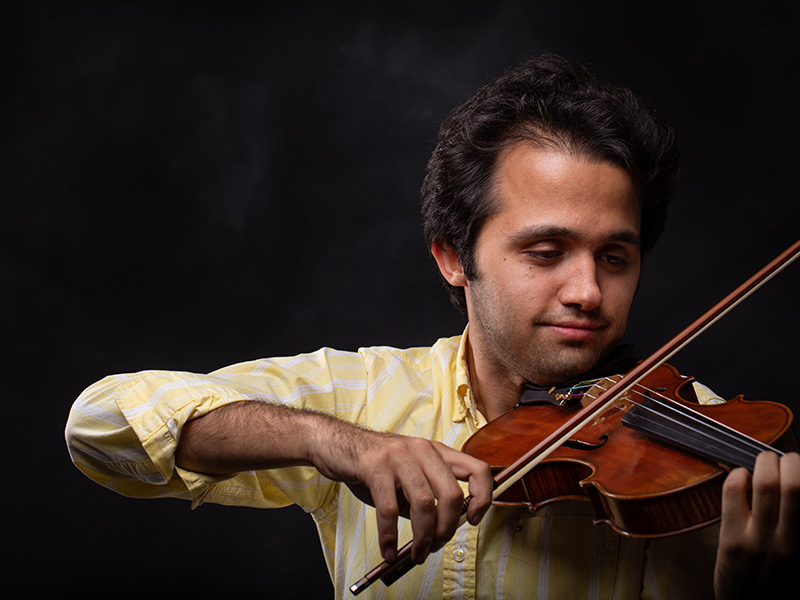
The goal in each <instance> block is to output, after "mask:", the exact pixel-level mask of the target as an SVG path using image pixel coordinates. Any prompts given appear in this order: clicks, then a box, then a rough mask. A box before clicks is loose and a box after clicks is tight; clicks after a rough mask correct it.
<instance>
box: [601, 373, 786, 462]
mask: <svg viewBox="0 0 800 600" xmlns="http://www.w3.org/2000/svg"><path fill="white" fill-rule="evenodd" d="M604 380H605V381H611V382H612V383H613V380H611V379H609V378H604ZM597 381H600V380H597ZM595 385H597V387H598V388H599V389H601V390H603V391H605V390H606V389H608V388H604V387H603V386H602V385H601V384H600V383H596V384H595ZM637 385H638V387H639V388H641V389H643V390H645V391H644V392H642V391H640V390H637V389H634V388H632V389H631V393H633V394H637V395H639V396H641V397H642V398H645V399H649V400H650V401H651V402H653V403H654V404H655V405H657V406H661V407H662V408H663V409H665V410H672V411H675V412H678V413H679V414H681V415H683V416H685V417H687V418H688V419H689V420H690V421H692V422H694V423H696V424H697V425H695V426H694V427H690V426H689V425H686V424H683V423H680V422H678V421H677V420H676V419H674V418H671V417H669V416H668V415H666V414H665V413H664V412H659V411H656V410H655V409H654V408H652V407H648V406H646V405H643V404H639V403H637V405H636V406H637V410H639V411H647V412H651V413H654V414H657V415H658V416H659V417H662V418H666V419H669V420H670V421H672V422H673V423H677V424H678V425H679V426H680V427H682V428H684V429H687V428H689V429H690V430H691V431H692V432H693V433H695V434H696V435H698V436H704V437H706V438H708V439H710V440H712V441H713V442H715V443H717V444H723V445H726V446H728V447H729V448H732V449H734V450H735V451H740V452H744V453H747V454H748V456H749V457H750V458H751V459H755V456H756V455H757V454H758V453H759V452H762V451H765V450H769V451H773V452H778V451H777V450H775V449H774V448H772V447H770V446H769V445H767V444H764V443H763V442H760V441H759V440H756V439H753V438H752V437H750V436H747V435H745V434H743V433H741V432H740V431H737V430H735V429H733V428H731V427H729V426H727V425H725V424H724V423H720V422H719V421H716V420H714V419H711V418H710V417H707V416H706V415H703V414H701V413H698V412H697V411H695V410H692V409H691V408H689V407H684V406H682V405H680V404H678V403H677V402H675V400H673V399H672V398H670V397H669V396H666V395H664V394H662V393H661V392H659V391H658V390H654V389H651V388H648V387H647V386H644V385H642V384H637ZM634 387H635V386H634ZM587 395H588V394H587ZM589 397H590V398H591V397H592V396H589ZM702 429H705V430H710V431H712V432H713V434H709V433H704V432H703V431H702ZM715 435H716V437H715ZM726 440H730V441H726ZM778 453H779V454H780V452H778Z"/></svg>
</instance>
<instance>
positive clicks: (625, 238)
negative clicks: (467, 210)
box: [510, 225, 642, 248]
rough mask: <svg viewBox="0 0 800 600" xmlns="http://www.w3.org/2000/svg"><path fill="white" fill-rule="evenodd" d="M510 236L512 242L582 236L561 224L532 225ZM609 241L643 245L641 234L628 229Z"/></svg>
mask: <svg viewBox="0 0 800 600" xmlns="http://www.w3.org/2000/svg"><path fill="white" fill-rule="evenodd" d="M510 237H511V241H512V242H516V243H525V242H529V241H532V240H541V239H547V238H567V239H577V238H578V237H580V236H579V235H578V233H577V232H576V231H575V230H574V229H570V228H569V227H562V226H560V225H534V226H532V227H525V228H524V229H520V230H519V231H516V232H514V233H513V234H511V236H510ZM608 241H609V242H619V243H621V244H630V245H632V246H636V247H637V248H641V246H642V238H641V237H640V236H639V234H638V233H636V232H634V231H630V230H627V229H623V230H620V231H615V232H614V233H612V234H611V235H610V236H609V237H608Z"/></svg>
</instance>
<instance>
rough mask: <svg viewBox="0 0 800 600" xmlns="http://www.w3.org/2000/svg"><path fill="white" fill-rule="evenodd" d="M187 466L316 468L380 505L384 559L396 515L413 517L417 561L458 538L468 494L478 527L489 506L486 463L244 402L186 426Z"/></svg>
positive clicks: (389, 553) (182, 453)
mask: <svg viewBox="0 0 800 600" xmlns="http://www.w3.org/2000/svg"><path fill="white" fill-rule="evenodd" d="M175 458H176V464H177V465H178V466H180V467H182V468H185V469H188V470H192V471H196V472H201V473H207V474H212V475H222V474H227V473H231V472H237V471H243V470H258V469H270V468H276V467H284V466H291V465H311V466H314V467H316V468H317V469H318V470H319V471H320V472H321V473H322V474H324V475H325V476H326V477H329V478H330V479H333V480H335V481H341V482H343V483H345V484H347V485H348V486H349V487H350V488H351V489H352V490H353V492H354V493H355V494H356V495H357V496H358V497H359V498H360V499H362V500H364V501H365V502H368V503H369V504H372V505H373V506H375V508H376V512H377V519H378V529H379V536H380V537H379V539H380V546H381V554H382V556H383V557H384V559H386V560H392V559H393V558H394V556H395V555H396V551H397V517H398V516H399V515H404V516H408V517H409V518H410V519H411V524H412V530H413V532H414V541H413V544H412V557H413V560H414V561H415V562H417V563H421V562H423V561H424V560H425V558H426V557H427V555H428V553H430V552H431V551H434V550H436V549H438V548H439V547H441V546H442V545H443V544H444V543H445V542H446V541H447V540H448V539H450V537H452V535H453V534H454V533H455V529H456V526H457V524H458V521H459V517H460V515H461V507H462V501H463V498H464V495H463V492H462V490H461V488H460V486H459V485H458V480H462V481H468V482H469V491H470V494H472V495H473V497H474V501H473V502H471V504H470V506H469V511H468V513H467V519H468V520H469V521H470V522H471V523H477V522H478V521H479V520H480V518H481V517H482V515H483V513H484V512H485V511H486V510H487V509H488V507H489V504H490V503H491V492H492V482H491V474H490V471H489V467H488V466H487V465H486V463H484V462H482V461H480V460H478V459H475V458H473V457H471V456H469V455H466V454H463V453H461V452H457V451H455V450H453V449H451V448H448V447H447V446H445V445H444V444H441V443H439V442H434V441H429V440H425V439H420V438H411V437H404V436H399V435H394V434H387V433H378V432H375V431H371V430H368V429H362V428H360V427H356V426H353V425H350V424H348V423H345V422H343V421H339V420H337V419H334V418H332V417H328V416H326V415H321V414H318V413H315V412H310V411H304V410H297V409H293V408H288V407H285V406H278V405H273V404H267V403H262V402H239V403H236V404H232V405H229V406H225V407H222V408H220V409H217V410H214V411H212V412H210V413H208V414H207V415H205V416H203V417H200V418H198V419H195V420H192V421H189V422H188V423H187V424H186V425H185V426H184V428H183V432H182V434H181V438H180V441H179V443H178V449H177V453H176V457H175Z"/></svg>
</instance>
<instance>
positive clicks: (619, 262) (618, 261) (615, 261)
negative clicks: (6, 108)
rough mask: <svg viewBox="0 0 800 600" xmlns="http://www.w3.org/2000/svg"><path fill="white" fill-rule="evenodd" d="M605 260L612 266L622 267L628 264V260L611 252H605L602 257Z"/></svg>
mask: <svg viewBox="0 0 800 600" xmlns="http://www.w3.org/2000/svg"><path fill="white" fill-rule="evenodd" d="M602 258H603V260H604V261H605V262H607V263H608V264H609V265H611V266H612V267H624V266H625V265H627V264H628V261H627V260H626V259H625V258H624V257H622V256H615V255H613V254H606V255H605V256H603V257H602Z"/></svg>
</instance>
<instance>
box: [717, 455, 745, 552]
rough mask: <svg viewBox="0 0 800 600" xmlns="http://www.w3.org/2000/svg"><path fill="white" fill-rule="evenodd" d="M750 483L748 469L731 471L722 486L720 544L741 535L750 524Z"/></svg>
mask: <svg viewBox="0 0 800 600" xmlns="http://www.w3.org/2000/svg"><path fill="white" fill-rule="evenodd" d="M750 481H751V475H750V472H749V471H748V470H747V469H744V468H738V469H734V470H733V471H731V472H730V473H729V474H728V476H727V477H726V479H725V483H724V484H723V486H722V523H721V531H720V542H721V543H722V542H723V541H724V540H726V539H731V535H732V534H733V535H737V536H738V535H740V533H739V532H741V531H743V530H744V529H745V528H746V527H747V526H748V525H749V523H750V502H749V498H750Z"/></svg>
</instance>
